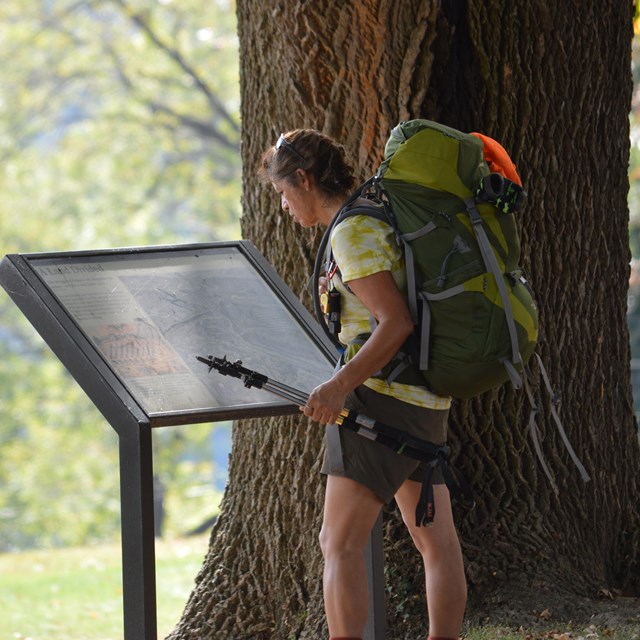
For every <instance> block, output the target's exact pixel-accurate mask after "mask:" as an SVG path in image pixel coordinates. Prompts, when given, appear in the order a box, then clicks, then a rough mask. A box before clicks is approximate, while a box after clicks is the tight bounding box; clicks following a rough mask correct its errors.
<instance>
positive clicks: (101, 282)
mask: <svg viewBox="0 0 640 640" xmlns="http://www.w3.org/2000/svg"><path fill="white" fill-rule="evenodd" d="M21 257H22V258H24V259H25V260H26V261H27V263H28V265H29V266H30V268H31V269H32V270H33V272H34V273H35V274H36V275H37V276H38V278H39V279H40V280H41V281H42V282H43V283H44V284H45V285H46V287H47V288H48V289H49V291H50V292H51V293H52V294H53V296H54V297H55V298H56V300H57V301H58V302H59V303H60V306H61V308H62V309H63V310H64V312H65V313H66V314H67V315H68V317H69V318H70V319H71V320H72V321H73V323H75V325H77V327H79V329H80V330H81V331H82V332H83V333H84V335H85V336H86V337H87V338H88V340H89V341H90V343H91V344H92V345H93V346H94V348H95V350H96V351H97V353H98V354H99V356H100V357H101V358H102V359H103V360H104V361H105V362H106V363H107V364H108V365H109V366H110V367H111V369H112V370H113V371H114V372H115V374H116V375H117V377H118V378H119V379H120V380H121V381H122V383H123V385H125V387H126V388H127V389H128V391H129V392H130V393H131V395H132V396H133V397H134V398H135V399H136V400H137V402H138V403H139V405H140V406H141V407H142V409H143V410H144V411H145V413H146V414H147V415H149V416H150V417H151V418H152V419H153V417H154V416H164V417H167V416H170V415H171V414H176V415H177V414H185V413H187V414H203V413H206V414H210V413H212V412H213V413H216V411H222V410H225V412H228V410H229V409H230V408H232V409H234V410H241V409H243V408H244V409H248V410H249V412H248V414H247V415H250V414H251V411H250V410H251V409H252V408H255V407H257V406H263V405H268V404H274V403H275V404H282V400H280V399H278V398H275V397H274V396H273V395H272V394H270V393H268V392H267V391H264V390H258V389H246V388H244V387H243V385H242V384H241V383H240V382H239V381H238V380H236V379H230V378H225V377H224V376H220V375H218V374H217V373H216V372H215V371H214V372H212V373H208V371H207V367H206V366H205V365H203V364H202V363H201V362H198V361H197V360H196V356H197V355H204V356H207V355H215V356H218V357H221V356H224V355H226V356H227V357H228V358H229V359H230V360H236V359H240V360H242V363H243V365H245V366H247V367H249V368H251V369H255V370H258V371H261V372H263V373H265V375H268V376H269V377H270V378H271V377H272V378H274V379H277V380H280V381H282V382H284V383H285V384H288V385H290V386H292V387H295V388H298V389H301V390H303V391H310V390H311V389H313V387H315V386H316V385H317V384H319V383H320V382H322V381H324V380H326V379H328V378H329V377H330V376H331V373H332V370H333V366H334V362H335V358H336V354H335V352H334V350H333V348H332V347H331V345H330V343H329V342H328V340H327V339H326V337H325V336H323V335H322V333H321V330H320V327H319V326H318V325H317V324H316V323H315V321H314V320H313V319H312V318H311V316H310V315H309V314H308V313H307V312H306V310H305V309H304V308H303V306H302V305H301V304H300V302H299V301H298V300H297V298H295V296H293V294H292V292H291V291H290V290H289V289H288V288H287V287H286V285H284V283H283V282H282V280H281V279H280V278H279V277H278V276H277V274H276V273H275V272H274V271H273V269H272V268H271V267H270V266H269V265H268V263H267V262H266V261H265V260H264V258H262V256H260V254H259V253H258V252H257V250H256V249H255V248H254V247H253V245H251V244H250V243H247V242H244V241H243V242H237V243H214V244H210V245H189V246H186V247H165V248H163V247H158V248H152V249H133V250H121V251H108V252H85V253H67V254H31V255H26V256H21ZM181 422H184V420H181ZM164 423H165V424H166V423H168V422H167V420H165V421H164Z"/></svg>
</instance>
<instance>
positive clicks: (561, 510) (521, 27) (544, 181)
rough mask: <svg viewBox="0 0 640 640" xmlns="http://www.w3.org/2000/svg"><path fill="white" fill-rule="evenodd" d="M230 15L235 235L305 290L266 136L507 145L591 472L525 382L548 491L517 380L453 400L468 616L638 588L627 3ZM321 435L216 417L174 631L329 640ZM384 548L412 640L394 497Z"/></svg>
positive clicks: (561, 386) (573, 436)
mask: <svg viewBox="0 0 640 640" xmlns="http://www.w3.org/2000/svg"><path fill="white" fill-rule="evenodd" d="M238 20H239V34H240V45H241V92H242V122H243V132H242V138H243V146H242V155H243V162H244V166H245V172H244V188H243V211H244V215H243V220H242V225H243V234H244V236H245V237H246V238H248V239H250V240H252V241H253V242H254V243H255V244H256V245H257V247H258V248H259V249H260V250H261V251H262V253H263V254H264V255H265V257H266V258H267V259H268V260H269V262H271V264H273V265H274V266H275V268H276V269H277V270H278V272H279V273H280V274H281V275H282V276H283V277H284V278H285V280H286V281H287V283H288V284H289V285H290V286H291V288H292V289H293V290H294V291H295V292H297V293H298V294H299V295H300V297H301V299H302V300H303V301H304V302H305V303H306V304H309V301H310V289H309V287H308V286H307V284H308V280H309V277H310V275H311V271H312V263H313V259H314V254H315V248H316V246H317V240H318V238H317V237H316V234H315V233H314V232H309V231H305V230H302V229H296V228H294V227H293V226H292V224H291V223H290V222H289V221H288V219H286V218H287V217H286V216H285V217H283V216H281V214H280V212H279V209H278V205H279V202H278V198H277V197H276V196H275V194H274V193H273V192H272V191H270V190H269V189H268V188H264V187H263V186H261V185H260V184H259V183H258V180H257V178H256V168H257V164H258V161H259V158H260V156H261V154H262V151H263V150H264V149H265V148H266V147H268V146H269V145H271V144H273V143H274V141H275V140H276V138H277V136H278V135H279V134H280V132H281V131H286V130H289V129H293V128H296V127H314V128H317V129H320V130H322V131H324V132H325V133H327V134H329V135H332V136H334V137H336V138H337V139H339V140H341V141H342V142H343V144H344V145H345V147H346V149H347V151H348V154H349V155H350V157H351V158H352V159H353V161H354V163H355V164H356V166H357V169H358V175H359V177H360V178H365V177H368V176H369V175H370V174H371V173H372V172H374V171H375V169H376V167H377V163H378V162H379V160H380V158H381V155H382V151H383V148H384V143H385V141H386V138H387V136H388V134H389V131H390V128H391V127H392V126H393V125H394V124H396V122H397V121H399V120H403V119H409V118H415V117H426V118H430V119H434V120H439V121H441V122H443V123H445V124H448V125H451V126H454V127H457V128H459V129H462V130H465V131H471V130H476V131H477V130H479V131H483V132H485V133H487V134H489V135H492V136H494V137H496V138H498V139H499V140H500V141H501V142H502V143H503V144H504V146H505V147H506V148H507V149H508V150H509V151H510V153H511V155H512V157H513V158H514V160H515V161H516V163H517V164H518V167H519V169H520V172H521V175H522V177H523V179H524V182H525V186H526V188H527V190H528V193H529V198H528V204H527V206H526V208H525V210H524V212H523V213H522V214H519V215H520V222H521V239H522V245H523V265H524V267H525V269H526V270H527V272H528V273H529V275H530V280H531V281H532V285H533V288H534V290H535V291H536V294H537V300H538V304H539V308H540V316H541V328H542V339H541V342H540V346H539V348H538V353H539V354H540V355H541V356H542V359H543V361H544V363H545V366H546V367H547V369H548V371H549V373H550V376H551V379H552V381H553V383H554V385H555V386H556V388H557V391H558V394H559V397H560V398H561V400H562V405H561V409H560V413H561V416H562V418H563V421H564V425H565V428H566V430H567V433H568V435H569V438H570V440H571V442H572V444H573V445H574V447H575V449H576V451H577V453H578V455H579V456H580V458H581V459H582V461H583V462H584V464H585V466H586V467H587V470H588V471H589V473H590V475H591V477H592V480H591V482H589V483H588V484H583V483H582V482H581V481H580V478H579V475H578V473H577V471H576V469H575V468H574V467H573V465H572V463H571V461H570V459H569V457H568V455H567V454H566V450H565V449H564V446H563V445H562V442H561V440H560V437H559V435H558V434H557V432H556V430H555V427H554V426H553V421H552V419H551V403H550V401H549V399H545V396H544V394H541V397H542V398H543V401H542V407H541V411H540V413H539V415H538V421H537V422H538V425H539V426H540V428H541V430H542V433H543V438H544V440H543V448H544V451H545V455H546V458H547V461H548V463H549V466H550V468H551V470H552V472H553V474H554V476H555V479H556V481H557V483H558V485H559V487H560V493H559V495H557V496H556V495H555V494H554V492H553V490H552V488H551V485H550V483H549V481H548V480H547V478H546V477H545V475H544V474H543V473H542V471H541V468H540V465H539V463H538V461H537V459H536V457H535V455H534V452H533V449H532V447H531V445H530V443H529V440H528V438H527V422H528V419H529V415H530V411H531V408H530V407H529V405H528V402H527V400H526V396H525V395H524V393H523V392H521V391H515V390H513V389H512V388H511V387H509V386H507V385H505V386H504V387H503V388H501V389H500V390H498V391H496V392H495V393H489V394H485V395H484V396H482V397H479V398H477V399H474V400H471V401H468V402H462V403H456V405H455V406H454V409H453V412H452V419H451V444H452V447H453V449H454V452H455V459H454V464H455V465H457V466H458V467H459V468H461V469H462V470H463V471H464V472H465V473H466V475H467V476H468V478H469V480H470V481H471V483H472V486H473V490H474V496H475V499H476V502H477V506H476V508H475V510H473V511H471V512H468V513H466V512H461V513H460V514H459V528H460V532H461V539H462V543H463V549H464V554H465V559H466V567H467V575H468V579H469V584H470V587H471V589H470V592H471V600H470V614H471V615H473V613H474V612H479V611H483V617H484V618H486V617H491V616H492V615H493V616H495V617H499V616H500V614H501V606H502V605H503V604H504V603H508V605H509V607H510V608H511V609H512V610H516V611H517V610H518V604H520V605H521V610H526V611H529V610H532V609H535V608H536V600H535V597H537V598H538V601H539V603H540V607H541V609H542V608H546V607H547V606H548V604H545V603H544V602H543V600H544V597H545V594H546V596H547V597H548V598H549V602H553V603H554V604H553V606H554V611H553V613H554V614H555V615H557V616H559V617H561V616H563V615H566V616H571V617H573V619H576V617H577V615H578V609H577V604H576V600H575V597H574V596H576V595H578V596H594V595H595V594H596V592H597V590H598V589H599V588H602V587H607V588H610V589H619V590H623V591H624V592H625V593H628V594H632V593H633V594H637V593H638V589H639V587H640V585H639V583H638V576H639V575H640V562H639V557H640V556H639V548H638V547H639V540H638V533H637V532H638V530H639V527H638V525H639V524H640V513H639V507H638V499H637V495H638V472H639V471H640V453H639V447H638V436H637V427H636V424H635V420H634V418H633V411H632V399H631V385H630V373H629V358H630V354H629V338H628V331H627V324H626V295H627V287H628V276H629V260H630V254H629V248H628V235H627V224H628V210H627V203H626V197H627V190H628V180H627V163H628V152H629V124H628V112H629V108H630V100H631V75H630V51H631V35H632V34H631V25H632V6H631V4H630V3H621V2H618V1H616V0H602V1H601V2H598V3H584V2H579V1H578V0H570V1H567V2H563V3H558V2H551V1H546V2H543V1H542V0H539V1H534V2H531V1H530V0H515V1H514V0H483V1H482V2H479V1H475V0H474V1H472V0H469V1H468V2H464V1H462V0H458V1H454V0H451V1H448V2H437V1H436V0H433V1H429V0H410V1H405V2H392V1H391V0H377V1H374V0H368V1H367V0H362V1H361V2H338V1H337V0H321V1H318V2H315V3H310V2H303V1H300V2H281V1H276V0H268V1H263V0H238ZM532 370H533V386H534V389H535V391H536V393H537V392H541V384H540V376H539V371H538V368H537V367H536V366H535V364H534V365H533V367H532ZM321 436H322V434H321V429H320V428H319V427H318V426H317V425H314V424H311V423H308V422H307V421H306V420H304V419H301V418H296V417H293V418H291V417H288V418H281V419H270V420H256V421H248V422H240V423H238V424H237V425H235V427H234V445H233V452H232V457H231V467H230V475H229V485H228V488H227V492H226V494H225V498H224V501H223V507H222V513H221V516H220V518H219V519H218V522H217V524H216V526H215V528H214V531H213V534H212V537H211V545H210V549H209V553H208V555H207V558H206V559H205V563H204V565H203V567H202V570H201V572H200V575H199V576H198V579H197V585H196V587H195V589H194V591H193V594H192V596H191V599H190V601H189V603H188V604H187V607H186V609H185V612H184V614H183V618H182V620H181V621H180V623H179V624H178V626H177V628H176V630H175V631H174V633H173V634H172V636H171V637H172V638H173V639H174V640H178V639H183V638H196V637H197V638H216V639H218V638H225V639H229V640H231V639H245V638H247V639H248V638H252V639H260V638H301V639H306V638H321V637H323V635H324V634H325V633H326V627H325V623H324V616H323V609H322V597H321V559H320V553H319V549H318V546H317V542H316V537H317V532H318V528H319V523H320V518H321V513H320V511H321V504H322V494H323V480H322V479H321V477H320V476H319V475H318V468H319V464H320V459H321V447H322V445H321ZM385 541H386V542H385V550H386V573H387V588H388V593H387V613H388V626H389V637H394V638H409V637H419V634H421V633H424V631H425V629H426V621H425V615H426V614H425V607H424V602H423V586H422V580H423V576H422V571H421V569H420V567H419V562H418V557H417V555H416V553H415V552H414V551H413V550H412V548H411V545H410V543H409V541H408V539H407V535H406V533H405V532H404V530H403V527H402V524H401V522H400V519H399V517H398V515H397V513H396V512H395V509H394V507H393V506H391V507H389V508H387V509H386V510H385ZM532 586H534V589H533V590H532V589H531V587H532ZM536 594H537V596H536ZM487 604H489V605H490V608H488V607H487ZM541 609H540V610H541Z"/></svg>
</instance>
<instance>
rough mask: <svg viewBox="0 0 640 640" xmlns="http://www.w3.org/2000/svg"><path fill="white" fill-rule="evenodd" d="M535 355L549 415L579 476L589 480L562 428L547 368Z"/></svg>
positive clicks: (585, 480) (586, 480)
mask: <svg viewBox="0 0 640 640" xmlns="http://www.w3.org/2000/svg"><path fill="white" fill-rule="evenodd" d="M535 356H536V360H537V361H538V366H539V367H540V373H541V374H542V379H543V380H544V386H545V387H546V389H547V392H548V393H549V396H550V397H551V415H552V416H553V420H554V422H555V423H556V428H557V429H558V432H559V433H560V437H561V438H562V442H564V446H565V447H566V448H567V451H568V452H569V455H570V456H571V459H572V460H573V463H574V464H575V465H576V467H577V469H578V471H579V472H580V477H581V478H582V480H583V481H584V482H589V480H591V477H590V476H589V474H588V473H587V470H586V469H585V468H584V465H583V464H582V462H580V459H579V458H578V456H577V455H576V452H575V451H574V449H573V447H572V446H571V443H570V442H569V438H568V437H567V433H566V431H565V430H564V427H563V426H562V421H561V420H560V416H559V415H558V412H557V410H556V402H557V399H556V394H555V392H554V390H553V387H552V386H551V382H550V380H549V375H548V374H547V370H546V369H545V367H544V364H542V358H541V357H540V356H539V355H538V354H537V353H536V354H535Z"/></svg>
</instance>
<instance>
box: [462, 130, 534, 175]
mask: <svg viewBox="0 0 640 640" xmlns="http://www.w3.org/2000/svg"><path fill="white" fill-rule="evenodd" d="M471 135H472V136H475V137H476V138H479V139H480V140H482V142H483V144H484V158H485V160H486V161H487V164H488V165H489V170H490V171H491V173H499V174H500V175H501V176H503V177H505V178H508V179H509V180H511V181H512V182H515V183H516V184H517V185H519V186H522V180H520V176H519V175H518V170H517V169H516V165H515V164H513V162H512V160H511V158H510V157H509V154H508V153H507V152H506V150H505V148H504V147H503V146H502V145H501V144H500V143H499V142H497V141H496V140H494V139H493V138H490V137H489V136H485V135H483V134H482V133H476V132H472V133H471Z"/></svg>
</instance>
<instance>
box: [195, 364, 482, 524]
mask: <svg viewBox="0 0 640 640" xmlns="http://www.w3.org/2000/svg"><path fill="white" fill-rule="evenodd" d="M196 359H197V360H198V361H200V362H202V363H203V364H206V365H207V367H209V371H211V370H212V369H215V370H216V371H217V372H218V373H220V374H222V375H223V376H231V377H232V378H239V379H240V380H242V382H243V383H244V386H245V387H247V388H251V387H256V389H264V390H265V391H270V392H271V393H273V394H274V395H277V396H280V397H281V398H284V399H285V400H289V401H291V402H294V403H296V404H297V405H298V406H302V405H305V404H306V403H307V400H308V399H309V394H307V393H305V392H304V391H301V390H300V389H295V388H294V387H290V386H289V385H286V384H284V383H282V382H278V381H277V380H271V379H269V378H268V377H267V376H265V375H264V374H263V373H258V372H257V371H253V370H252V369H247V368H246V367H243V366H242V360H236V361H235V362H231V361H230V360H227V357H226V356H223V357H222V358H216V357H214V356H206V357H205V356H196ZM336 424H337V425H339V426H340V427H343V428H345V429H350V430H351V431H355V432H356V433H357V434H358V435H360V436H363V437H365V438H368V439H369V440H374V441H377V442H379V443H380V444H382V445H384V446H386V447H388V448H389V449H391V450H393V451H394V452H395V453H399V454H403V455H405V456H408V457H410V458H414V459H415V460H420V461H422V462H426V463H427V472H426V474H425V480H424V481H423V485H422V491H421V494H420V499H419V501H418V505H417V507H416V526H420V525H421V524H426V525H429V524H430V523H432V522H433V518H434V515H435V502H434V495H433V484H432V473H433V469H434V468H435V467H436V466H440V468H441V469H442V474H443V476H444V481H445V483H446V485H447V487H448V488H449V491H450V492H451V495H452V497H455V498H457V499H458V500H460V501H461V502H462V503H463V504H466V505H467V506H468V507H472V506H473V504H474V502H473V496H472V495H471V489H470V488H469V486H468V484H467V482H466V480H465V479H464V478H462V477H461V478H459V479H456V478H455V477H454V475H453V473H452V471H451V470H450V468H449V466H448V465H447V459H448V458H449V453H450V450H449V447H448V446H447V445H437V444H435V443H433V442H428V441H427V440H421V439H419V438H416V437H415V436H412V435H411V434H409V433H406V432H404V431H401V430H400V429H397V428H395V427H391V426H389V425H387V424H384V423H382V422H379V421H378V420H374V419H373V418H370V417H369V416H365V415H363V414H361V413H358V412H357V411H352V410H350V409H346V408H345V409H343V410H342V411H341V412H340V415H339V416H338V418H337V419H336Z"/></svg>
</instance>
